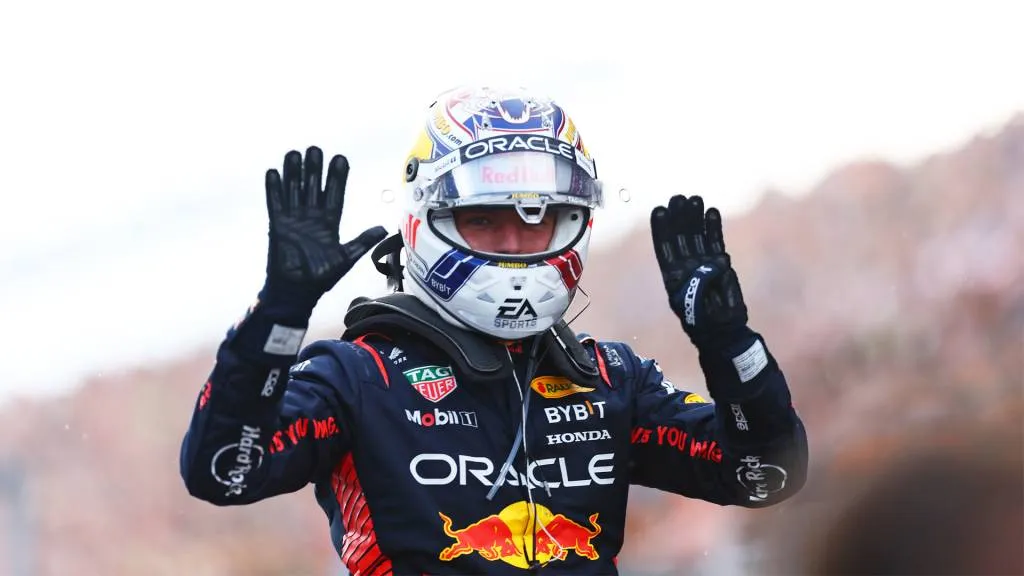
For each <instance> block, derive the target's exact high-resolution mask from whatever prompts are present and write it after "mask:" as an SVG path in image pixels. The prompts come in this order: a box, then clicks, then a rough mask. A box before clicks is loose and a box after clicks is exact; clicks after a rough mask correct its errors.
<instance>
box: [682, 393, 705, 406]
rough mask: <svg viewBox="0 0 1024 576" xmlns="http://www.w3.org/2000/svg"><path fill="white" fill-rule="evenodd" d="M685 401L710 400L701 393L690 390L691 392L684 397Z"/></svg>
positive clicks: (698, 402) (695, 402)
mask: <svg viewBox="0 0 1024 576" xmlns="http://www.w3.org/2000/svg"><path fill="white" fill-rule="evenodd" d="M683 403H684V404H707V403H708V401H707V400H705V399H704V397H703V396H701V395H700V394H697V393H696V392H690V393H689V394H687V395H686V398H683Z"/></svg>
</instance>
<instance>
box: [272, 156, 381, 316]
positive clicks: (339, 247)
mask: <svg viewBox="0 0 1024 576" xmlns="http://www.w3.org/2000/svg"><path fill="white" fill-rule="evenodd" d="M322 169H323V152H321V151H320V149H319V148H317V147H316V146H311V147H310V148H309V149H307V150H306V158H305V162H303V158H302V156H301V155H300V154H299V152H297V151H295V150H292V151H291V152H288V153H287V154H286V155H285V157H284V170H283V171H282V173H278V171H277V170H276V169H271V170H268V171H267V175H266V191H267V213H268V214H269V216H270V232H269V236H270V246H269V250H268V255H267V279H266V284H265V285H264V288H263V292H262V293H261V299H262V300H272V301H277V300H288V301H289V303H290V304H293V305H295V306H296V307H297V308H308V310H310V311H311V310H312V309H313V307H314V306H315V305H316V302H317V301H318V300H319V299H320V297H321V296H322V295H323V294H324V293H326V292H328V291H329V290H330V289H331V288H333V287H334V285H335V284H337V282H338V280H340V279H341V277H342V276H344V275H345V274H346V273H347V272H348V271H349V270H351V269H352V266H353V265H354V264H355V263H356V261H357V260H359V258H361V257H362V256H363V255H364V254H366V252H367V251H369V250H370V249H371V248H373V247H374V246H375V245H376V244H377V243H379V242H380V241H381V240H383V239H384V237H385V236H387V231H386V230H385V229H384V228H383V227H382V226H374V227H373V228H369V229H367V230H365V231H364V232H363V233H361V234H360V235H359V236H357V237H356V238H355V239H354V240H352V241H350V242H347V243H345V244H340V243H339V239H338V226H339V225H340V223H341V212H342V208H343V207H344V204H345V184H346V182H347V180H348V170H349V166H348V160H347V159H346V158H345V157H344V156H342V155H340V154H339V155H337V156H335V157H334V158H333V159H331V164H330V167H329V168H328V169H327V182H326V185H325V186H324V187H323V188H321V186H320V181H321V174H322Z"/></svg>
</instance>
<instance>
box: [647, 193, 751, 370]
mask: <svg viewBox="0 0 1024 576" xmlns="http://www.w3.org/2000/svg"><path fill="white" fill-rule="evenodd" d="M651 235H652V237H653V239H654V251H655V253H656V254H657V258H658V266H659V267H660V268H661V275H662V279H663V280H664V282H665V289H666V290H667V291H668V297H669V305H670V306H671V308H672V311H673V312H675V313H676V315H677V316H679V319H680V320H681V321H682V324H683V330H684V331H685V332H686V334H687V335H688V336H689V337H690V341H691V342H693V344H694V345H695V346H697V348H698V349H700V350H702V351H710V350H722V349H724V348H726V347H728V346H729V345H731V344H733V343H735V342H736V341H737V340H738V339H742V338H744V336H746V335H748V334H749V333H750V332H749V330H748V329H747V328H746V325H747V307H746V305H745V304H744V302H743V293H742V292H741V291H740V283H739V279H738V278H737V277H736V272H735V271H734V270H733V268H732V263H731V261H730V258H729V254H728V253H726V251H725V240H724V239H723V237H722V216H721V214H720V213H719V212H718V210H717V209H716V208H710V209H708V211H707V213H705V212H704V200H703V199H702V198H701V197H700V196H691V197H689V198H687V197H685V196H679V195H677V196H673V197H672V198H671V199H670V200H669V203H668V208H666V207H664V206H658V207H656V208H655V209H654V210H653V211H652V212H651Z"/></svg>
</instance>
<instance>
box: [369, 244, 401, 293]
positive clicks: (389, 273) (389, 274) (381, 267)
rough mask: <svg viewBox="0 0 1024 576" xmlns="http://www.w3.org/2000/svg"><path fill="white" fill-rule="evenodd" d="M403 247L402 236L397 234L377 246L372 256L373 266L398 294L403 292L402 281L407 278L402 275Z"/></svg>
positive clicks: (389, 287)
mask: <svg viewBox="0 0 1024 576" xmlns="http://www.w3.org/2000/svg"><path fill="white" fill-rule="evenodd" d="M402 246H403V243H402V234H401V233H400V232H396V233H395V234H393V235H391V236H389V237H387V238H385V239H384V240H383V241H382V242H381V243H380V244H377V246H376V247H374V249H373V252H372V253H371V254H370V258H372V259H373V266H374V267H375V268H376V269H377V271H378V272H380V273H381V274H383V275H384V276H385V277H386V278H387V279H388V289H390V290H394V291H396V292H402V280H403V279H404V278H405V276H404V275H403V274H402V270H403V268H404V267H403V266H402V263H401V262H402V260H401V254H402ZM382 258H384V260H383V261H381V259H382Z"/></svg>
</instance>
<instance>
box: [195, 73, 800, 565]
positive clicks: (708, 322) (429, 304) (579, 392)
mask: <svg viewBox="0 0 1024 576" xmlns="http://www.w3.org/2000/svg"><path fill="white" fill-rule="evenodd" d="M322 168H323V153H322V152H321V150H320V149H318V148H316V147H310V148H308V149H307V150H306V152H305V154H304V155H303V154H301V153H299V152H297V151H291V152H289V153H288V154H286V155H285V157H284V163H283V167H282V170H281V171H280V172H278V171H277V170H276V169H272V170H269V171H268V172H267V173H266V182H265V183H266V200H267V211H268V214H269V221H270V224H269V234H268V235H269V249H268V260H267V268H266V280H265V283H264V284H263V286H262V288H261V290H260V291H259V293H258V299H257V301H256V303H255V304H253V305H252V306H251V307H250V308H249V309H248V311H247V312H246V313H245V314H244V316H243V318H242V319H241V320H240V321H239V322H238V323H237V324H236V325H235V326H233V327H232V328H230V329H229V330H228V331H227V335H226V337H225V339H224V340H223V342H222V343H221V344H220V346H219V348H218V350H217V356H216V361H215V363H214V366H213V369H212V371H211V373H210V376H209V379H208V380H207V382H206V383H205V385H204V386H203V387H202V389H201V391H200V393H199V395H198V398H197V401H196V404H195V407H194V412H193V415H192V420H191V423H190V425H189V428H188V431H187V433H186V435H185V437H184V440H183V443H182V447H181V463H180V465H181V475H182V478H183V479H184V483H185V486H186V487H187V489H188V491H189V493H190V494H192V495H193V496H195V497H196V498H200V499H202V500H205V501H207V502H210V503H213V504H215V505H218V506H230V505H243V504H251V503H254V502H258V501H260V500H263V499H265V498H269V497H272V496H275V495H278V494H285V493H291V492H295V491H297V490H300V489H302V488H303V487H305V486H306V485H307V484H310V483H312V484H313V485H314V487H315V495H316V498H317V500H318V502H319V504H320V506H321V507H322V508H323V510H324V512H325V514H326V516H327V522H328V524H329V525H330V530H331V537H332V539H333V542H334V544H335V548H336V550H337V552H338V554H339V556H340V558H341V560H342V562H343V563H344V565H345V566H346V567H347V569H348V570H349V571H350V572H351V573H353V574H361V575H378V574H381V575H383V574H519V573H523V571H533V572H551V573H558V574H614V573H616V570H617V569H616V557H617V555H618V554H619V550H620V548H621V547H622V544H623V537H624V524H625V513H626V500H627V495H628V492H629V487H630V485H634V484H635V485H641V486H647V487H651V488H655V489H659V490H663V491H666V492H671V493H674V494H678V495H681V496H684V497H688V498H697V499H701V500H706V501H708V502H713V503H716V504H719V505H723V506H725V505H735V506H742V507H748V508H760V507H765V506H772V505H774V504H778V503H779V502H782V501H784V500H786V499H787V498H789V497H791V496H792V495H793V494H795V493H796V492H797V491H799V490H800V488H801V487H802V486H803V484H804V482H805V476H806V469H807V439H806V433H805V431H804V428H803V425H802V423H801V421H800V419H799V417H798V415H797V413H796V412H795V410H794V408H793V405H792V402H791V398H790V392H789V389H788V386H787V383H786V380H785V377H784V376H783V374H782V372H781V370H780V368H779V366H778V364H777V362H776V360H775V358H774V357H773V356H772V354H771V352H769V349H768V346H767V345H766V343H765V341H764V338H763V337H762V336H761V335H760V334H758V333H757V332H755V331H753V330H752V329H751V328H750V327H748V323H747V308H746V305H745V304H744V300H743V295H742V292H741V290H740V284H739V281H738V279H737V275H736V272H735V270H734V269H733V267H732V264H731V261H730V257H729V254H728V253H727V252H726V249H725V243H724V241H723V236H722V221H721V215H720V213H719V212H718V210H716V209H715V208H709V209H705V206H704V203H703V200H702V198H701V197H699V196H690V197H684V196H680V195H676V196H673V197H671V198H670V199H669V200H668V202H667V203H666V205H665V206H658V207H656V208H654V210H653V211H652V213H651V218H650V226H651V234H652V238H653V244H654V251H655V255H656V258H657V262H658V265H659V267H660V269H661V274H662V278H663V280H664V286H665V289H666V291H667V296H668V308H669V309H670V310H671V311H672V312H673V313H674V314H676V315H677V316H678V318H679V320H680V322H681V325H682V329H683V332H684V333H685V334H686V336H687V337H688V339H689V340H690V342H691V343H692V344H693V345H694V346H695V347H696V349H697V351H698V353H699V361H700V366H701V369H702V371H703V373H704V376H705V378H706V382H707V389H708V391H709V393H710V396H711V399H712V400H713V402H709V401H707V400H705V399H703V398H701V397H700V396H699V395H697V394H696V393H689V392H687V391H683V390H679V389H677V388H676V387H675V386H674V385H673V384H672V383H671V382H670V381H669V380H668V379H666V377H665V376H664V374H663V373H662V371H661V369H660V368H659V366H658V363H657V362H656V361H655V360H653V359H649V358H645V357H643V356H640V355H638V354H637V353H636V352H634V351H633V350H632V349H631V348H630V346H628V345H627V344H625V343H622V342H612V341H602V340H596V339H594V338H592V337H589V336H587V335H585V334H578V335H577V334H574V332H573V331H572V330H571V329H570V328H569V326H568V325H567V323H566V321H565V319H564V318H563V316H564V315H565V314H566V310H567V309H568V307H569V304H570V302H571V301H572V299H573V298H574V296H575V295H576V293H577V289H578V285H579V282H580V279H581V276H582V273H583V268H584V265H585V263H586V260H587V247H588V243H589V242H590V236H591V232H592V229H593V223H594V218H595V211H596V210H597V209H598V208H600V207H601V206H602V185H601V181H600V180H599V179H598V175H597V168H596V165H595V162H594V160H593V158H592V157H591V155H590V153H589V152H588V150H587V148H586V146H584V143H583V141H582V140H581V138H580V134H579V132H578V131H577V128H576V126H575V124H574V123H573V121H572V119H570V117H569V116H568V115H567V114H566V112H565V110H564V109H562V107H561V106H559V105H558V104H556V103H555V102H554V101H552V100H550V99H548V98H546V97H542V96H540V95H537V94H532V93H529V92H526V91H524V90H521V89H515V90H504V89H497V88H486V87H479V88H458V89H455V90H451V91H449V92H446V93H444V94H442V95H441V96H439V97H438V98H437V100H436V101H435V102H434V103H433V104H432V105H431V106H430V107H429V109H428V111H427V113H426V117H425V120H424V124H423V126H422V128H421V130H420V132H419V137H418V139H417V140H416V143H415V145H414V147H413V149H412V152H411V154H410V155H409V156H408V158H407V160H406V163H405V166H404V181H405V184H404V192H403V194H402V196H403V201H404V208H403V213H402V219H401V222H400V223H399V225H398V227H397V230H398V232H397V233H396V234H394V235H392V236H390V237H388V234H387V232H386V230H385V229H384V228H382V227H380V226H376V227H373V228H369V229H367V230H366V231H364V232H362V233H361V234H359V235H358V236H357V237H356V238H355V239H353V240H351V241H349V242H347V243H344V244H342V243H340V241H339V223H340V219H341V215H342V209H343V204H344V196H345V186H346V181H347V177H348V171H349V166H348V161H347V160H346V158H345V157H344V156H341V155H336V156H334V157H333V158H332V159H331V161H330V163H329V164H328V166H327V175H326V179H322V171H323V170H322ZM371 249H372V250H373V253H372V254H371V258H372V260H373V263H374V265H375V266H376V267H377V268H378V270H380V271H381V272H382V273H384V274H385V275H386V276H387V277H388V282H389V287H390V288H391V289H390V290H388V293H387V294H386V295H384V296H381V297H378V298H366V297H361V298H357V299H356V300H355V301H354V302H353V303H352V304H351V306H350V307H349V309H348V312H347V313H346V315H345V318H344V321H345V330H344V332H343V333H342V334H340V335H339V337H338V338H337V339H330V340H320V341H315V342H312V343H309V344H308V345H306V346H303V338H304V337H305V332H306V330H307V328H308V322H309V318H310V316H311V314H312V312H313V309H314V307H315V306H316V304H317V302H318V300H319V298H320V297H321V296H322V295H323V294H324V293H326V292H327V291H329V290H330V289H331V288H332V287H333V286H334V285H335V284H336V283H337V282H338V281H339V280H340V279H341V278H342V277H343V276H344V275H345V273H346V272H348V271H349V270H350V269H351V268H352V266H353V264H354V263H355V262H357V261H358V259H359V258H361V257H362V256H363V255H365V254H366V253H367V252H369V251H370V250H371ZM637 305H654V304H653V303H650V304H649V303H648V301H647V300H646V295H639V296H638V302H637ZM681 343H682V342H680V344H681Z"/></svg>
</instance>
